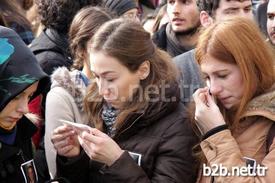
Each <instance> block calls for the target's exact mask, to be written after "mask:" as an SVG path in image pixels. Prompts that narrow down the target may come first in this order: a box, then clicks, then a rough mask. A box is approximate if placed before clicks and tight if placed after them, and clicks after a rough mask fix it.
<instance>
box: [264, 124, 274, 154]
mask: <svg viewBox="0 0 275 183" xmlns="http://www.w3.org/2000/svg"><path fill="white" fill-rule="evenodd" d="M274 137H275V122H273V124H272V126H271V127H270V129H269V131H268V134H267V136H266V154H268V153H269V148H270V146H271V144H272V143H273V139H274Z"/></svg>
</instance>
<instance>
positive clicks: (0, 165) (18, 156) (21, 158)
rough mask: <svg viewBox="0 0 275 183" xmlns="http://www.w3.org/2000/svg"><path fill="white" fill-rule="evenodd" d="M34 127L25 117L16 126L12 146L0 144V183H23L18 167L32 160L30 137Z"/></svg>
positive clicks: (34, 130)
mask: <svg viewBox="0 0 275 183" xmlns="http://www.w3.org/2000/svg"><path fill="white" fill-rule="evenodd" d="M35 132H36V126H35V125H34V124H33V123H32V122H30V121H29V120H28V119H27V118H26V117H23V118H22V119H21V120H20V121H18V124H17V134H16V140H15V144H14V145H7V144H4V143H3V142H0V183H23V182H25V181H24V177H23V174H22V173H21V170H20V165H21V164H22V163H24V162H26V161H28V160H31V159H32V158H33V153H32V143H31V137H32V136H33V134H34V133H35Z"/></svg>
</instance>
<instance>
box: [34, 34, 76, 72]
mask: <svg viewBox="0 0 275 183" xmlns="http://www.w3.org/2000/svg"><path fill="white" fill-rule="evenodd" d="M30 48H31V50H32V52H33V53H34V55H35V56H36V58H37V60H38V62H39V64H40V66H41V68H42V69H43V70H44V72H46V73H47V74H49V75H51V74H52V72H53V71H54V70H55V69H56V68H57V67H61V66H65V67H67V68H70V67H71V65H72V63H73V61H72V59H71V55H70V52H69V44H68V40H67V37H66V36H65V35H60V34H59V33H57V32H56V31H55V30H53V29H45V30H43V32H41V34H40V35H39V36H38V37H37V38H35V39H34V40H33V42H32V43H31V46H30Z"/></svg>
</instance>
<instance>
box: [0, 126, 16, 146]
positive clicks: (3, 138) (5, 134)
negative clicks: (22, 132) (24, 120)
mask: <svg viewBox="0 0 275 183" xmlns="http://www.w3.org/2000/svg"><path fill="white" fill-rule="evenodd" d="M16 132H17V128H16V127H15V128H13V129H12V130H9V131H7V130H4V129H2V128H0V142H3V143H5V144H8V145H13V144H14V142H15V137H16Z"/></svg>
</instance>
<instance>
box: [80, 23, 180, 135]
mask: <svg viewBox="0 0 275 183" xmlns="http://www.w3.org/2000/svg"><path fill="white" fill-rule="evenodd" d="M88 49H89V51H90V54H92V53H93V52H102V53H104V54H106V55H108V56H111V57H115V58H116V59H117V60H118V61H119V62H120V63H121V64H122V65H124V66H125V67H126V68H127V69H129V71H131V72H136V71H137V70H138V69H139V66H140V65H141V64H142V63H144V61H149V63H150V73H149V75H148V77H147V78H146V79H145V80H142V81H141V82H140V87H141V90H137V91H136V93H135V94H134V95H133V98H132V99H133V100H131V102H130V101H129V102H126V103H125V105H124V107H123V108H122V109H120V113H119V115H118V117H117V120H116V123H115V127H116V129H119V128H120V127H121V125H122V124H123V123H124V120H125V119H126V117H127V116H128V115H129V114H131V113H133V112H139V111H142V110H144V109H146V107H147V106H148V104H149V100H150V99H148V95H146V92H145V90H144V89H145V88H146V86H149V85H154V86H158V87H162V86H163V85H164V84H167V83H168V84H171V83H173V82H176V77H177V75H176V74H177V70H176V68H175V66H174V65H173V64H172V60H171V57H170V56H169V55H168V54H167V53H166V52H164V51H161V50H159V49H158V48H157V47H156V46H155V44H154V43H153V42H152V40H151V38H150V33H148V32H146V31H145V30H144V29H143V27H142V25H141V24H140V23H138V22H136V21H131V20H126V19H115V20H112V21H109V22H107V23H105V24H104V25H103V26H102V27H101V28H100V29H99V30H98V31H97V33H96V34H95V35H94V37H93V39H92V41H91V42H90V44H89V47H88ZM160 95H161V94H160ZM141 98H142V99H141ZM140 99H141V100H140ZM102 106H103V97H102V96H100V95H99V93H98V87H97V84H96V83H92V85H91V86H90V88H89V91H88V94H87V96H86V98H85V107H86V109H87V110H88V114H89V118H90V120H92V121H93V122H94V125H95V127H96V128H98V129H100V130H102V129H103V122H102V119H101V117H100V111H101V109H102Z"/></svg>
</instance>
